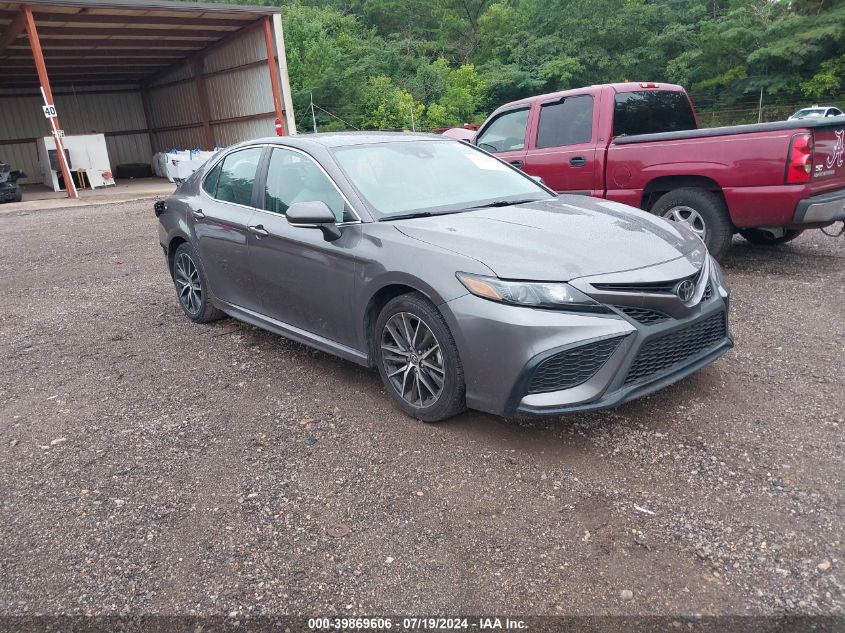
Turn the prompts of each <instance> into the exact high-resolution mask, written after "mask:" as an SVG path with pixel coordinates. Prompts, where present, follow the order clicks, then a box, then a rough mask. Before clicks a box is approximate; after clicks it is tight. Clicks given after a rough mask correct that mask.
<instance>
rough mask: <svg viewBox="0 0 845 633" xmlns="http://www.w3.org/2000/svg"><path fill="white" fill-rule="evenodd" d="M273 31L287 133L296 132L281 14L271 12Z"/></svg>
mask: <svg viewBox="0 0 845 633" xmlns="http://www.w3.org/2000/svg"><path fill="white" fill-rule="evenodd" d="M273 33H274V35H275V36H276V55H277V56H278V58H279V75H281V80H282V108H283V109H284V111H285V121H286V122H287V133H288V134H291V135H293V134H296V119H295V117H294V115H293V98H292V97H291V94H290V77H288V60H287V54H286V53H285V33H284V28H283V27H282V14H281V13H274V14H273Z"/></svg>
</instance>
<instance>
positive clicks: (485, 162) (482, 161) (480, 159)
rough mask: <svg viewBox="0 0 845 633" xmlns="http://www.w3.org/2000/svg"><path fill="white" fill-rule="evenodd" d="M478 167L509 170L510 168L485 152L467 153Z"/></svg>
mask: <svg viewBox="0 0 845 633" xmlns="http://www.w3.org/2000/svg"><path fill="white" fill-rule="evenodd" d="M467 158H469V159H470V160H471V161H472V162H473V163H474V164H475V166H476V167H478V168H479V169H489V170H491V171H508V168H507V167H506V166H505V165H503V164H502V163H500V162H499V161H497V160H496V159H495V158H493V157H491V156H485V155H484V154H475V153H472V154H467Z"/></svg>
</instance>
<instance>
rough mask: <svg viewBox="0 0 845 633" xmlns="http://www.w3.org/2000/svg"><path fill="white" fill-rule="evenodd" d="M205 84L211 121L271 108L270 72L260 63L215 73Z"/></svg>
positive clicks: (270, 109) (259, 112)
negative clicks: (259, 64) (218, 73)
mask: <svg viewBox="0 0 845 633" xmlns="http://www.w3.org/2000/svg"><path fill="white" fill-rule="evenodd" d="M205 84H206V88H207V91H208V107H209V110H210V111H211V119H212V121H213V120H219V119H233V118H235V117H239V116H247V115H250V114H263V113H265V112H272V111H273V107H274V106H273V92H272V89H271V87H270V71H269V70H268V69H267V67H266V66H264V65H261V66H253V67H251V68H240V69H238V70H232V71H230V72H227V73H224V74H222V75H215V76H214V77H209V78H208V79H206V82H205Z"/></svg>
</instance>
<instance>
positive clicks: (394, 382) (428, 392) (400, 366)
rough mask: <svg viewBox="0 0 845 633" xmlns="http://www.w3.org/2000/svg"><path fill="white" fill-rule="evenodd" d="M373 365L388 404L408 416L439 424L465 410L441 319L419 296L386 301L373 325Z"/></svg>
mask: <svg viewBox="0 0 845 633" xmlns="http://www.w3.org/2000/svg"><path fill="white" fill-rule="evenodd" d="M374 334H375V336H374V343H375V345H374V347H375V350H374V351H375V357H376V363H377V365H378V370H379V374H380V375H381V379H382V381H383V382H384V386H385V388H386V389H387V391H388V393H389V394H390V396H391V398H392V399H393V401H394V402H395V403H396V404H397V405H398V406H399V408H400V409H402V410H403V411H404V412H405V413H407V414H408V415H410V416H412V417H414V418H417V419H418V420H423V421H424V422H439V421H441V420H445V419H446V418H450V417H452V416H453V415H456V414H458V413H460V412H461V411H463V410H464V409H465V408H466V397H465V394H466V383H465V382H464V372H463V367H462V366H461V360H460V357H459V356H458V349H457V347H456V345H455V340H454V338H453V337H452V333H451V332H450V331H449V327H448V326H447V325H446V321H445V320H444V319H443V315H441V314H440V312H439V311H438V310H437V308H436V307H435V306H434V305H433V304H432V303H431V302H430V301H429V300H428V299H426V298H425V297H423V296H422V295H419V294H416V293H411V294H405V295H400V296H398V297H396V298H394V299H392V300H390V301H389V302H388V303H387V305H385V306H384V308H382V311H381V313H380V314H379V317H378V319H377V320H376V325H375V332H374Z"/></svg>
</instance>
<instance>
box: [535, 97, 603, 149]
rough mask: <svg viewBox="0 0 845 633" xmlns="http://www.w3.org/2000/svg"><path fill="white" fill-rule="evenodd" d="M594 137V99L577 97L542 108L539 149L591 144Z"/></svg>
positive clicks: (538, 132)
mask: <svg viewBox="0 0 845 633" xmlns="http://www.w3.org/2000/svg"><path fill="white" fill-rule="evenodd" d="M592 136H593V97H592V96H591V95H577V96H574V97H566V98H565V99H564V100H563V101H557V102H556V103H546V104H543V106H542V107H541V108H540V125H539V127H538V130H537V147H538V148H543V147H561V146H563V145H577V144H579V143H589V142H590V138H592Z"/></svg>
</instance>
